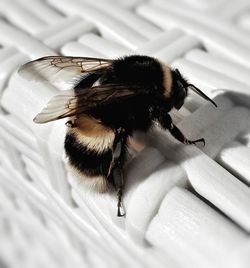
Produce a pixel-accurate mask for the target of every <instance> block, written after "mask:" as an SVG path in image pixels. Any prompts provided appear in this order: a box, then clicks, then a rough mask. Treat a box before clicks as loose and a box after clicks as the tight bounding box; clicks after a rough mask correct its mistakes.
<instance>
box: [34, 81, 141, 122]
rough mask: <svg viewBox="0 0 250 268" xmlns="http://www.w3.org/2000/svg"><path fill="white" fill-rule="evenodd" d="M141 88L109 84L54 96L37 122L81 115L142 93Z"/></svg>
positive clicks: (37, 118) (38, 116)
mask: <svg viewBox="0 0 250 268" xmlns="http://www.w3.org/2000/svg"><path fill="white" fill-rule="evenodd" d="M140 92H141V91H140V88H138V87H135V86H134V87H128V86H123V85H115V84H107V85H99V86H96V87H90V88H84V90H80V91H77V92H75V91H74V90H68V91H67V92H66V93H65V94H64V95H57V96H55V97H53V98H52V99H51V100H50V101H49V102H48V104H47V106H46V107H45V108H44V109H43V110H42V111H41V112H40V113H39V114H38V115H37V116H36V117H35V118H34V122H35V123H39V124H41V123H47V122H50V121H54V120H58V119H62V118H65V117H70V116H80V115H82V114H84V113H86V112H87V111H89V110H90V109H92V108H94V107H97V106H101V105H106V104H110V103H114V102H120V101H122V100H124V99H126V98H129V97H133V96H135V95H138V94H140Z"/></svg>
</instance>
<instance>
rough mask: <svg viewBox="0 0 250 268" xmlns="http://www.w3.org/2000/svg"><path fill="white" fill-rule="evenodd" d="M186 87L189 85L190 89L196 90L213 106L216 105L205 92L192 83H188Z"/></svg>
mask: <svg viewBox="0 0 250 268" xmlns="http://www.w3.org/2000/svg"><path fill="white" fill-rule="evenodd" d="M188 87H191V89H192V90H193V91H194V92H196V93H197V94H198V95H200V96H201V97H202V98H204V99H206V100H207V101H210V102H211V103H212V104H213V105H214V106H215V107H217V104H216V103H215V102H214V101H213V100H211V99H210V98H209V97H208V96H207V95H206V94H204V93H203V92H202V91H201V90H200V89H199V88H197V87H196V86H195V85H193V84H188Z"/></svg>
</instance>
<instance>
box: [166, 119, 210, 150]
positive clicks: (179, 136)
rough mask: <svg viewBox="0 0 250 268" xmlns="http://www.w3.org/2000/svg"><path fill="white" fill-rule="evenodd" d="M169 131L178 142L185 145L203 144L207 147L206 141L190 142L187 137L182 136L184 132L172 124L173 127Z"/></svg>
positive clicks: (202, 139)
mask: <svg viewBox="0 0 250 268" xmlns="http://www.w3.org/2000/svg"><path fill="white" fill-rule="evenodd" d="M169 131H170V133H171V135H172V136H173V137H175V138H176V139H177V140H178V141H180V142H182V143H184V144H196V143H198V142H202V143H203V145H204V146H205V139H204V138H201V139H198V140H193V141H191V140H188V139H187V138H185V136H184V135H183V134H182V132H181V131H180V130H179V128H178V127H177V126H175V125H174V124H173V123H171V126H170V128H169Z"/></svg>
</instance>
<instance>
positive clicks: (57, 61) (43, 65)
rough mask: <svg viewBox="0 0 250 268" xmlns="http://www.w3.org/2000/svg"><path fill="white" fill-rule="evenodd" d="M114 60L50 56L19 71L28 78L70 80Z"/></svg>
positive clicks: (35, 61) (103, 67) (102, 67)
mask: <svg viewBox="0 0 250 268" xmlns="http://www.w3.org/2000/svg"><path fill="white" fill-rule="evenodd" d="M112 61H113V60H108V59H99V58H87V57H67V56H48V57H43V58H39V59H37V60H34V61H30V62H28V63H26V64H24V65H22V66H21V67H20V69H19V71H18V72H19V74H20V75H21V76H22V77H24V78H25V79H27V80H36V81H43V80H46V81H50V82H54V81H63V82H70V81H72V79H75V78H79V77H83V78H84V75H86V74H88V73H90V72H94V71H98V70H102V69H105V68H107V67H108V66H110V64H111V63H112Z"/></svg>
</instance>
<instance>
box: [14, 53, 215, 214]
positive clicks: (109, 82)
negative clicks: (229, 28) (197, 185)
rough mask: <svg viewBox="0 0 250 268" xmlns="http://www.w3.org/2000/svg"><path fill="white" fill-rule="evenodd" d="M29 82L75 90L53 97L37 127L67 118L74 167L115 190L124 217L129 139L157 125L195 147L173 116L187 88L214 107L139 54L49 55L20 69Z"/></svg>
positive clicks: (97, 183) (92, 181)
mask: <svg viewBox="0 0 250 268" xmlns="http://www.w3.org/2000/svg"><path fill="white" fill-rule="evenodd" d="M19 73H20V74H21V76H23V77H24V78H26V79H28V80H37V81H39V80H40V81H41V80H47V81H51V82H53V81H55V80H62V81H66V82H69V81H70V82H72V88H73V89H71V90H68V91H63V93H62V94H61V95H58V96H55V97H53V98H52V99H51V100H50V101H49V103H48V104H47V106H46V107H45V108H44V109H43V110H42V111H41V112H40V113H39V114H38V115H37V116H36V117H35V118H34V122H35V123H39V124H40V123H47V122H50V121H54V120H58V119H62V118H68V121H67V123H66V126H67V133H66V137H65V144H64V147H65V152H66V155H67V157H68V162H69V167H70V169H71V170H72V171H73V172H74V173H75V174H76V175H77V176H78V177H80V178H81V179H82V181H84V182H86V183H88V184H89V185H91V186H92V188H94V189H95V190H97V191H99V192H106V191H109V190H113V191H117V195H118V205H117V206H118V209H117V216H123V215H124V213H122V203H121V199H122V191H123V188H124V179H123V165H124V162H125V160H126V155H127V145H128V138H129V137H131V136H132V134H133V132H134V131H136V130H140V131H144V132H146V131H148V130H149V129H150V128H151V127H152V126H153V124H154V122H158V123H159V124H160V125H161V127H162V128H163V129H166V130H169V132H170V133H171V134H172V135H173V137H174V138H176V139H177V140H178V141H180V142H182V143H184V144H196V143H198V142H203V143H204V145H205V140H204V139H197V140H189V139H187V138H186V137H185V136H184V135H183V134H182V132H181V131H180V130H179V129H178V128H177V127H176V126H175V125H174V124H173V122H172V119H171V117H170V115H169V112H170V111H171V110H172V109H173V108H176V109H180V108H181V107H182V105H183V104H184V100H185V98H186V97H187V94H188V89H191V90H193V91H195V92H196V93H198V94H199V95H200V96H201V97H203V98H205V99H206V100H208V101H210V102H211V103H212V104H214V105H215V106H216V104H215V103H214V102H213V101H212V100H211V99H210V98H209V97H208V96H206V95H205V94H204V93H203V92H202V91H201V90H200V89H198V88H197V87H196V86H194V85H193V84H191V83H189V82H188V80H187V79H185V78H184V77H183V76H182V75H181V73H180V72H179V70H178V69H171V68H169V67H168V66H167V65H165V64H164V63H162V62H160V61H159V60H157V59H155V58H152V57H148V56H141V55H131V56H125V57H122V58H118V59H113V60H112V59H99V58H88V57H66V56H48V57H43V58H40V59H37V60H34V61H31V62H28V63H26V64H24V65H23V66H21V68H20V70H19Z"/></svg>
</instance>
